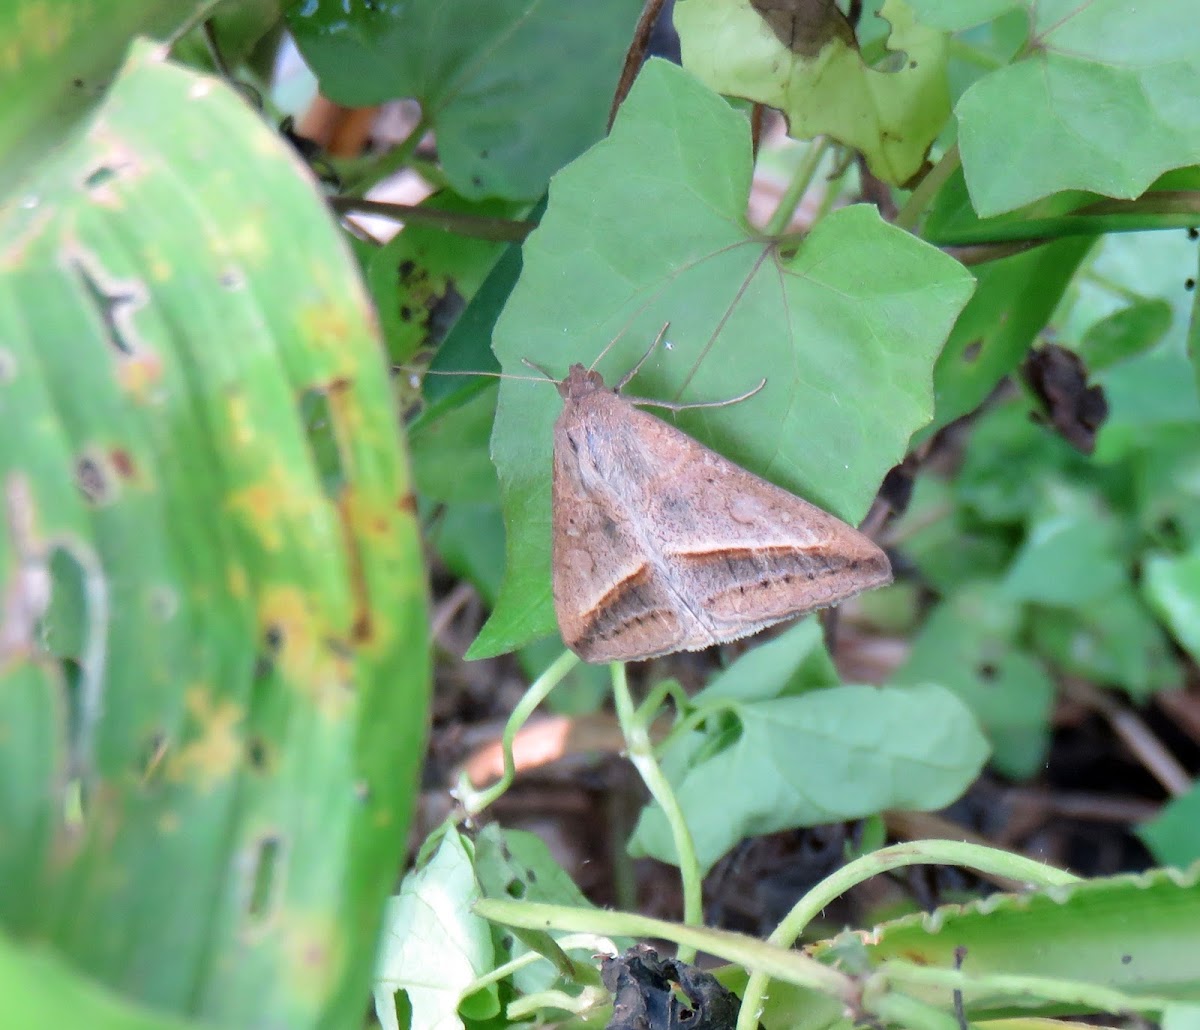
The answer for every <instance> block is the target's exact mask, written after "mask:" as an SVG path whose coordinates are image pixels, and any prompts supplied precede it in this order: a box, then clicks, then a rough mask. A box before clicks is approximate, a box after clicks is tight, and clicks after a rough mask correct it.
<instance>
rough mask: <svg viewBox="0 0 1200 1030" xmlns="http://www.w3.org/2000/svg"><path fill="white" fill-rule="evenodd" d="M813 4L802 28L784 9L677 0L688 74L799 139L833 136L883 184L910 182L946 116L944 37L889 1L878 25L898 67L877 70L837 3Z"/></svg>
mask: <svg viewBox="0 0 1200 1030" xmlns="http://www.w3.org/2000/svg"><path fill="white" fill-rule="evenodd" d="M808 6H809V7H810V8H811V9H814V10H815V9H818V8H819V9H820V10H821V16H820V17H816V18H809V20H808V21H807V22H806V23H803V27H798V24H800V23H801V19H802V17H808V16H807V14H806V15H804V16H801V15H793V14H792V11H793V10H794V9H793V8H791V7H788V6H787V5H772V4H761V3H759V4H755V3H754V0H680V2H679V4H678V5H677V6H676V8H675V24H676V26H677V27H678V29H679V38H680V43H681V47H682V51H683V63H684V66H685V67H686V68H687V69H688V71H690V72H692V73H693V74H695V75H697V76H698V77H699V78H700V79H702V80H703V81H704V82H706V83H707V84H708V85H709V86H711V87H712V88H713V89H715V90H717V91H718V92H721V93H725V94H728V95H730V96H737V97H745V98H746V99H748V100H753V101H755V102H756V103H760V104H768V105H770V106H771V107H777V108H779V110H781V111H782V112H783V113H784V114H785V115H786V116H787V119H788V132H789V134H790V135H792V136H795V137H796V138H797V139H811V138H813V137H814V136H821V135H827V136H830V137H831V138H833V139H835V140H837V141H839V142H840V143H844V144H846V145H847V146H848V147H853V148H854V149H855V150H858V151H860V152H861V153H862V154H863V156H864V157H865V158H866V160H867V164H868V165H869V166H870V169H871V172H872V173H873V174H874V175H876V176H877V177H878V178H880V179H882V180H883V181H884V182H890V183H894V184H901V183H905V182H908V180H909V179H911V178H912V177H913V176H914V175H916V174H917V172H919V171H920V170H921V166H922V164H923V163H924V161H925V155H926V153H927V152H928V150H929V146H930V144H931V143H932V142H933V140H934V138H935V137H936V136H937V134H938V133H939V132H941V131H942V128H943V127H944V126H945V124H946V119H947V118H949V117H950V88H949V86H948V84H947V80H946V36H945V34H944V33H942V32H939V31H935V30H931V29H927V28H925V27H923V26H921V25H918V24H916V22H915V21H914V19H913V16H912V12H911V10H910V9H909V7H908V6H907V5H906V4H905V3H902V2H900V0H887V3H885V4H884V5H883V7H882V9H881V10H880V11H879V17H880V18H883V19H885V20H886V21H887V22H888V23H890V25H891V33H890V36H889V38H888V52H889V57H890V58H891V59H892V60H891V61H890V62H885V66H884V67H883V68H873V67H871V66H870V65H868V64H867V63H866V62H865V61H864V60H863V56H862V54H861V53H860V51H859V46H858V43H857V41H856V40H855V38H854V30H853V29H852V28H851V27H850V24H849V22H848V21H846V18H845V16H844V15H843V14H842V13H841V12H840V11H839V10H838V9H837V8H836V7H834V5H833V4H825V5H808ZM764 11H765V12H766V13H765V14H764V13H761V12H764ZM785 12H786V13H785Z"/></svg>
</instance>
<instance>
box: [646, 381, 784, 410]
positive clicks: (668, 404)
mask: <svg viewBox="0 0 1200 1030" xmlns="http://www.w3.org/2000/svg"><path fill="white" fill-rule="evenodd" d="M766 385H767V381H766V379H762V380H760V381H759V383H758V385H757V386H756V387H754V389H752V390H747V391H746V392H745V393H743V394H739V395H738V396H737V397H729V398H726V399H725V400H723V401H692V402H691V403H689V404H676V403H674V402H673V401H656V400H653V399H651V398H646V397H626V398H625V399H626V400H627V401H629V403H630V404H641V405H644V406H646V407H648V408H666V409H668V410H669V411H690V410H691V409H692V408H724V407H726V406H727V405H730V404H740V403H741V402H742V401H748V400H749V399H750V398H751V397H753V396H754V395H755V394H756V393H758V391H759V390H761V389H762V388H763V387H764V386H766Z"/></svg>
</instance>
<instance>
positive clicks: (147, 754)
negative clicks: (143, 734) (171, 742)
mask: <svg viewBox="0 0 1200 1030" xmlns="http://www.w3.org/2000/svg"><path fill="white" fill-rule="evenodd" d="M167 746H168V745H167V735H166V734H165V733H164V732H163V731H162V730H155V731H154V732H153V733H151V734H150V736H149V737H147V738H146V742H145V743H144V744H143V745H142V748H141V753H140V754H139V755H138V762H137V773H138V777H139V778H140V779H141V781H142V785H143V786H146V787H152V786H155V785H157V784H159V783H161V782H162V778H163V772H164V770H165V769H166V762H165V761H164V759H165V758H166V757H167Z"/></svg>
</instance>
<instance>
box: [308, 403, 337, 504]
mask: <svg viewBox="0 0 1200 1030" xmlns="http://www.w3.org/2000/svg"><path fill="white" fill-rule="evenodd" d="M331 409H332V405H331V404H330V400H329V391H328V390H324V389H316V388H313V389H308V390H305V391H304V394H303V395H302V396H301V398H300V419H301V421H302V422H303V424H304V428H305V432H306V434H307V436H308V445H309V447H310V449H311V450H312V455H313V460H314V461H315V462H316V466H317V474H318V475H319V476H320V477H321V487H322V489H323V490H324V491H325V496H326V497H328V498H330V500H333V501H335V502H336V501H337V499H338V498H339V497H340V496H341V494H342V490H343V488H344V487H345V485H346V475H345V472H344V471H343V469H342V456H341V453H340V452H339V451H338V444H337V436H336V434H335V433H334V430H333V421H332V417H331Z"/></svg>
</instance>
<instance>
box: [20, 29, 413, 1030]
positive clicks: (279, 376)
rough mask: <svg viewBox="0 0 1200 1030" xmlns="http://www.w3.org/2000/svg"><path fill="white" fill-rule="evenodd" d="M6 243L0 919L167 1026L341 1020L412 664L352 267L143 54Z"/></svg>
mask: <svg viewBox="0 0 1200 1030" xmlns="http://www.w3.org/2000/svg"><path fill="white" fill-rule="evenodd" d="M3 217H4V228H3V231H2V234H0V238H3V239H4V241H5V244H4V250H3V262H4V268H5V276H4V278H3V280H2V281H0V282H2V285H0V324H2V325H3V326H4V328H5V333H4V339H3V344H0V368H3V370H4V374H3V375H0V423H2V426H0V487H2V488H3V490H4V494H5V496H6V497H7V498H10V499H12V500H11V501H10V503H9V505H8V508H9V511H8V512H7V513H6V517H5V519H4V523H3V525H4V531H3V535H2V536H0V540H3V541H4V546H3V547H0V597H5V598H8V597H16V598H17V599H18V600H19V601H20V602H21V603H22V605H23V608H22V610H26V609H27V610H28V612H29V613H30V614H28V615H27V616H23V617H22V618H19V619H17V620H16V621H11V620H8V617H7V614H6V615H5V616H4V619H5V621H4V622H3V626H4V632H3V633H0V637H4V636H6V635H10V636H11V637H12V640H11V651H9V652H8V653H11V654H16V655H17V657H18V660H17V661H16V662H12V661H8V660H6V661H5V662H4V663H3V664H2V665H0V681H2V683H0V687H2V689H0V696H2V697H4V698H5V706H6V707H5V711H4V713H3V714H4V715H5V717H6V718H7V719H11V720H12V723H11V725H15V726H19V727H21V729H22V731H23V734H24V733H28V736H23V739H19V740H18V739H15V738H14V737H13V736H12V735H3V736H0V771H2V775H0V778H2V779H3V780H4V781H5V782H19V783H22V784H24V785H26V787H25V791H27V792H28V793H27V794H26V793H25V791H22V794H21V796H17V795H16V793H15V792H7V791H0V804H3V805H5V806H6V809H5V811H3V812H2V813H0V826H5V827H8V826H9V825H10V817H12V818H13V819H15V820H16V821H15V823H13V824H12V825H17V826H20V827H21V828H22V829H23V830H24V829H28V831H29V836H28V838H23V839H22V840H20V841H19V843H18V845H17V848H23V849H24V853H23V854H21V853H18V852H17V850H15V849H14V846H13V844H12V842H11V841H10V840H6V841H5V843H4V845H3V846H0V862H3V864H4V867H5V872H8V871H10V870H12V869H18V868H19V869H23V870H25V871H26V872H27V873H28V875H24V876H23V878H22V879H20V880H10V879H7V878H6V879H5V880H4V881H3V883H2V884H0V893H2V894H3V895H4V896H5V901H4V907H3V910H4V911H5V913H6V914H11V917H12V918H13V919H14V924H13V925H14V927H15V928H17V929H18V930H20V931H22V932H27V933H29V934H31V935H35V936H36V937H37V938H39V939H41V940H44V941H47V942H49V943H51V944H53V945H54V946H55V947H57V948H58V949H59V950H60V951H61V952H63V953H64V954H65V955H66V956H67V957H68V958H70V959H71V960H73V961H74V962H75V963H76V964H77V965H78V966H79V967H81V968H82V969H83V970H85V971H86V972H87V973H89V974H91V975H92V976H94V977H95V978H97V979H99V980H101V981H104V982H106V983H108V984H110V985H113V986H116V987H119V988H120V989H122V990H124V991H125V992H127V993H129V994H131V995H134V996H136V997H139V998H141V999H143V1000H145V1001H148V1002H151V1003H154V1004H157V1005H158V1006H160V1007H162V1008H164V1009H169V1010H173V1011H176V1012H187V1013H193V1014H197V1015H202V1016H205V1017H209V1018H212V1019H215V1020H218V1021H225V1022H227V1023H229V1024H236V1025H256V1024H257V1025H262V1024H265V1023H272V1024H276V1025H287V1026H294V1027H304V1026H313V1025H316V1024H317V1023H319V1022H322V1021H325V1020H328V1021H329V1022H330V1023H336V1022H338V1021H339V1020H344V1019H347V1018H351V1019H356V1018H357V1017H358V1015H359V1014H360V1012H361V1007H362V999H363V998H364V997H365V996H366V992H367V989H368V983H369V974H370V968H371V964H372V956H373V954H374V951H375V945H376V933H377V929H378V926H379V918H380V912H381V908H382V905H383V902H384V899H385V898H386V896H387V894H388V892H389V890H390V888H391V886H392V885H393V883H394V876H395V870H396V867H397V864H398V862H399V861H400V857H401V854H402V852H403V848H404V839H405V828H406V826H407V824H408V820H409V815H410V812H411V805H412V798H413V792H414V788H415V778H416V771H417V767H418V765H419V762H420V756H421V745H422V735H423V727H424V709H425V693H426V686H427V676H428V665H427V662H428V658H427V642H426V629H425V613H424V596H423V594H424V590H423V582H422V570H421V562H420V550H419V546H418V541H417V536H416V530H415V520H414V518H413V503H412V500H411V498H410V497H409V496H408V492H407V491H408V485H407V469H406V467H405V461H404V457H403V453H402V451H401V449H400V447H399V443H398V440H397V437H396V431H395V426H396V413H395V410H394V407H393V404H392V401H391V394H390V387H389V382H388V375H387V366H386V362H385V361H384V359H383V356H382V350H381V347H380V342H379V340H378V337H377V335H376V334H375V333H374V331H373V329H372V322H373V319H372V314H371V311H370V308H369V305H368V302H367V298H366V295H365V293H364V291H363V289H362V285H361V283H360V282H359V281H358V279H357V276H356V274H355V270H354V265H353V261H352V260H351V258H350V255H349V254H348V253H347V251H346V250H345V248H344V246H343V244H342V242H341V239H340V236H339V233H338V231H337V229H336V226H335V225H334V224H333V222H332V221H331V220H330V219H329V217H328V214H327V212H326V211H325V209H324V208H323V206H322V204H321V200H320V195H319V192H318V191H317V189H316V188H315V186H314V183H313V182H312V180H311V178H310V176H309V175H308V173H307V171H306V170H305V169H304V167H303V166H302V165H301V164H300V163H299V162H298V161H297V159H296V158H295V156H294V155H293V154H292V153H291V152H290V151H289V149H288V148H287V147H286V146H285V145H283V144H282V143H281V142H280V141H279V140H278V138H277V137H276V136H275V135H274V134H273V133H272V132H270V130H269V129H268V128H267V127H266V126H265V125H264V124H263V122H262V121H261V119H260V118H259V117H258V115H257V114H256V113H255V112H253V111H251V110H250V109H248V108H247V107H246V106H245V105H244V104H243V102H242V101H241V100H240V99H239V98H238V97H237V96H236V95H235V94H234V93H233V92H232V91H230V90H229V89H228V88H227V87H226V86H224V85H223V84H221V83H220V82H217V81H215V80H213V79H209V78H205V77H201V76H197V75H195V74H192V73H190V72H187V71H185V70H183V69H181V68H179V67H176V66H173V65H171V64H167V63H163V61H162V57H161V53H160V52H159V51H158V50H156V49H153V48H150V47H146V46H143V47H140V48H138V50H137V51H136V53H135V56H134V57H133V58H132V59H131V60H130V62H129V64H128V65H127V67H126V68H125V70H124V71H123V72H122V74H121V75H120V76H119V78H118V79H117V81H116V82H115V83H114V85H113V87H112V89H111V91H110V93H109V95H108V97H107V100H106V103H105V104H104V106H103V108H102V109H101V110H100V112H99V113H98V115H97V117H96V119H95V120H94V122H93V123H92V124H91V125H90V126H88V127H87V131H86V133H85V134H84V135H82V136H81V137H80V138H79V139H78V140H77V141H76V142H75V143H74V144H72V145H70V146H67V147H65V148H64V149H63V150H62V152H61V154H60V155H59V157H58V158H57V160H56V161H55V162H54V163H53V164H52V165H48V166H47V171H46V174H45V175H44V176H43V177H42V178H41V179H40V180H39V181H38V182H37V183H36V187H35V188H31V190H30V192H29V194H28V200H27V202H26V203H23V204H21V205H15V206H13V207H10V208H9V209H8V210H6V211H5V212H4V213H3ZM34 574H37V575H40V576H41V577H42V581H43V582H44V579H45V577H46V576H47V575H49V578H50V582H49V587H50V597H49V610H48V613H47V614H46V615H45V620H48V621H49V623H50V624H49V625H48V626H42V625H40V622H41V621H42V620H41V619H40V617H41V616H42V615H43V612H44V611H45V609H46V604H47V600H46V598H44V597H42V596H41V595H40V594H39V592H38V583H39V581H38V580H36V579H32V580H31V578H30V577H31V576H33V575H34ZM31 583H32V585H30V584H31ZM60 595H62V596H61V597H60ZM63 598H65V600H63ZM5 611H7V609H5ZM59 621H62V622H65V623H68V625H66V626H64V627H61V629H62V631H61V632H59V631H58V630H59V627H58V626H56V625H55V624H56V623H57V622H59ZM43 630H46V631H47V632H48V634H49V635H48V640H49V642H50V643H51V644H52V645H53V646H54V647H55V648H56V653H55V658H58V659H60V664H58V665H56V664H55V663H54V659H52V658H51V657H49V656H48V655H45V654H43V653H42V652H41V650H40V648H39V646H38V644H39V640H40V636H39V634H40V633H41V632H42V631H43ZM64 683H66V684H67V686H68V688H69V689H67V690H64V689H63V684H64ZM68 705H71V706H73V707H72V710H71V711H70V712H67V711H66V710H67V708H68ZM43 745H44V747H45V751H44V753H42V754H38V753H35V751H34V749H35V748H37V747H42V746H43ZM68 754H69V755H70V756H71V757H73V758H74V760H75V761H74V763H73V765H72V766H71V767H70V768H68V766H67V762H66V758H67V755H68ZM50 763H53V767H51V766H50ZM69 773H70V774H79V775H82V776H83V781H84V782H83V785H84V794H83V825H82V827H64V826H61V825H58V826H57V827H56V828H55V836H54V839H53V840H52V841H51V844H50V846H49V847H47V845H46V838H47V834H46V832H45V831H44V827H43V823H42V822H39V819H41V820H43V821H44V820H45V818H46V812H47V811H49V812H51V813H53V814H54V815H55V816H57V815H58V813H59V812H60V811H61V810H62V807H63V806H62V804H61V802H56V801H55V800H54V795H53V794H51V791H52V789H53V788H54V787H55V786H56V785H57V783H58V782H60V781H61V779H62V778H64V777H65V776H67V775H68V774H69ZM30 798H33V799H36V800H37V803H38V804H39V805H40V806H42V807H41V808H40V809H39V810H37V811H33V810H31V809H30V807H29V804H30ZM19 894H26V895H28V896H29V899H30V900H29V901H21V900H17V901H15V902H14V901H13V900H12V899H13V897H14V896H16V895H19Z"/></svg>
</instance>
